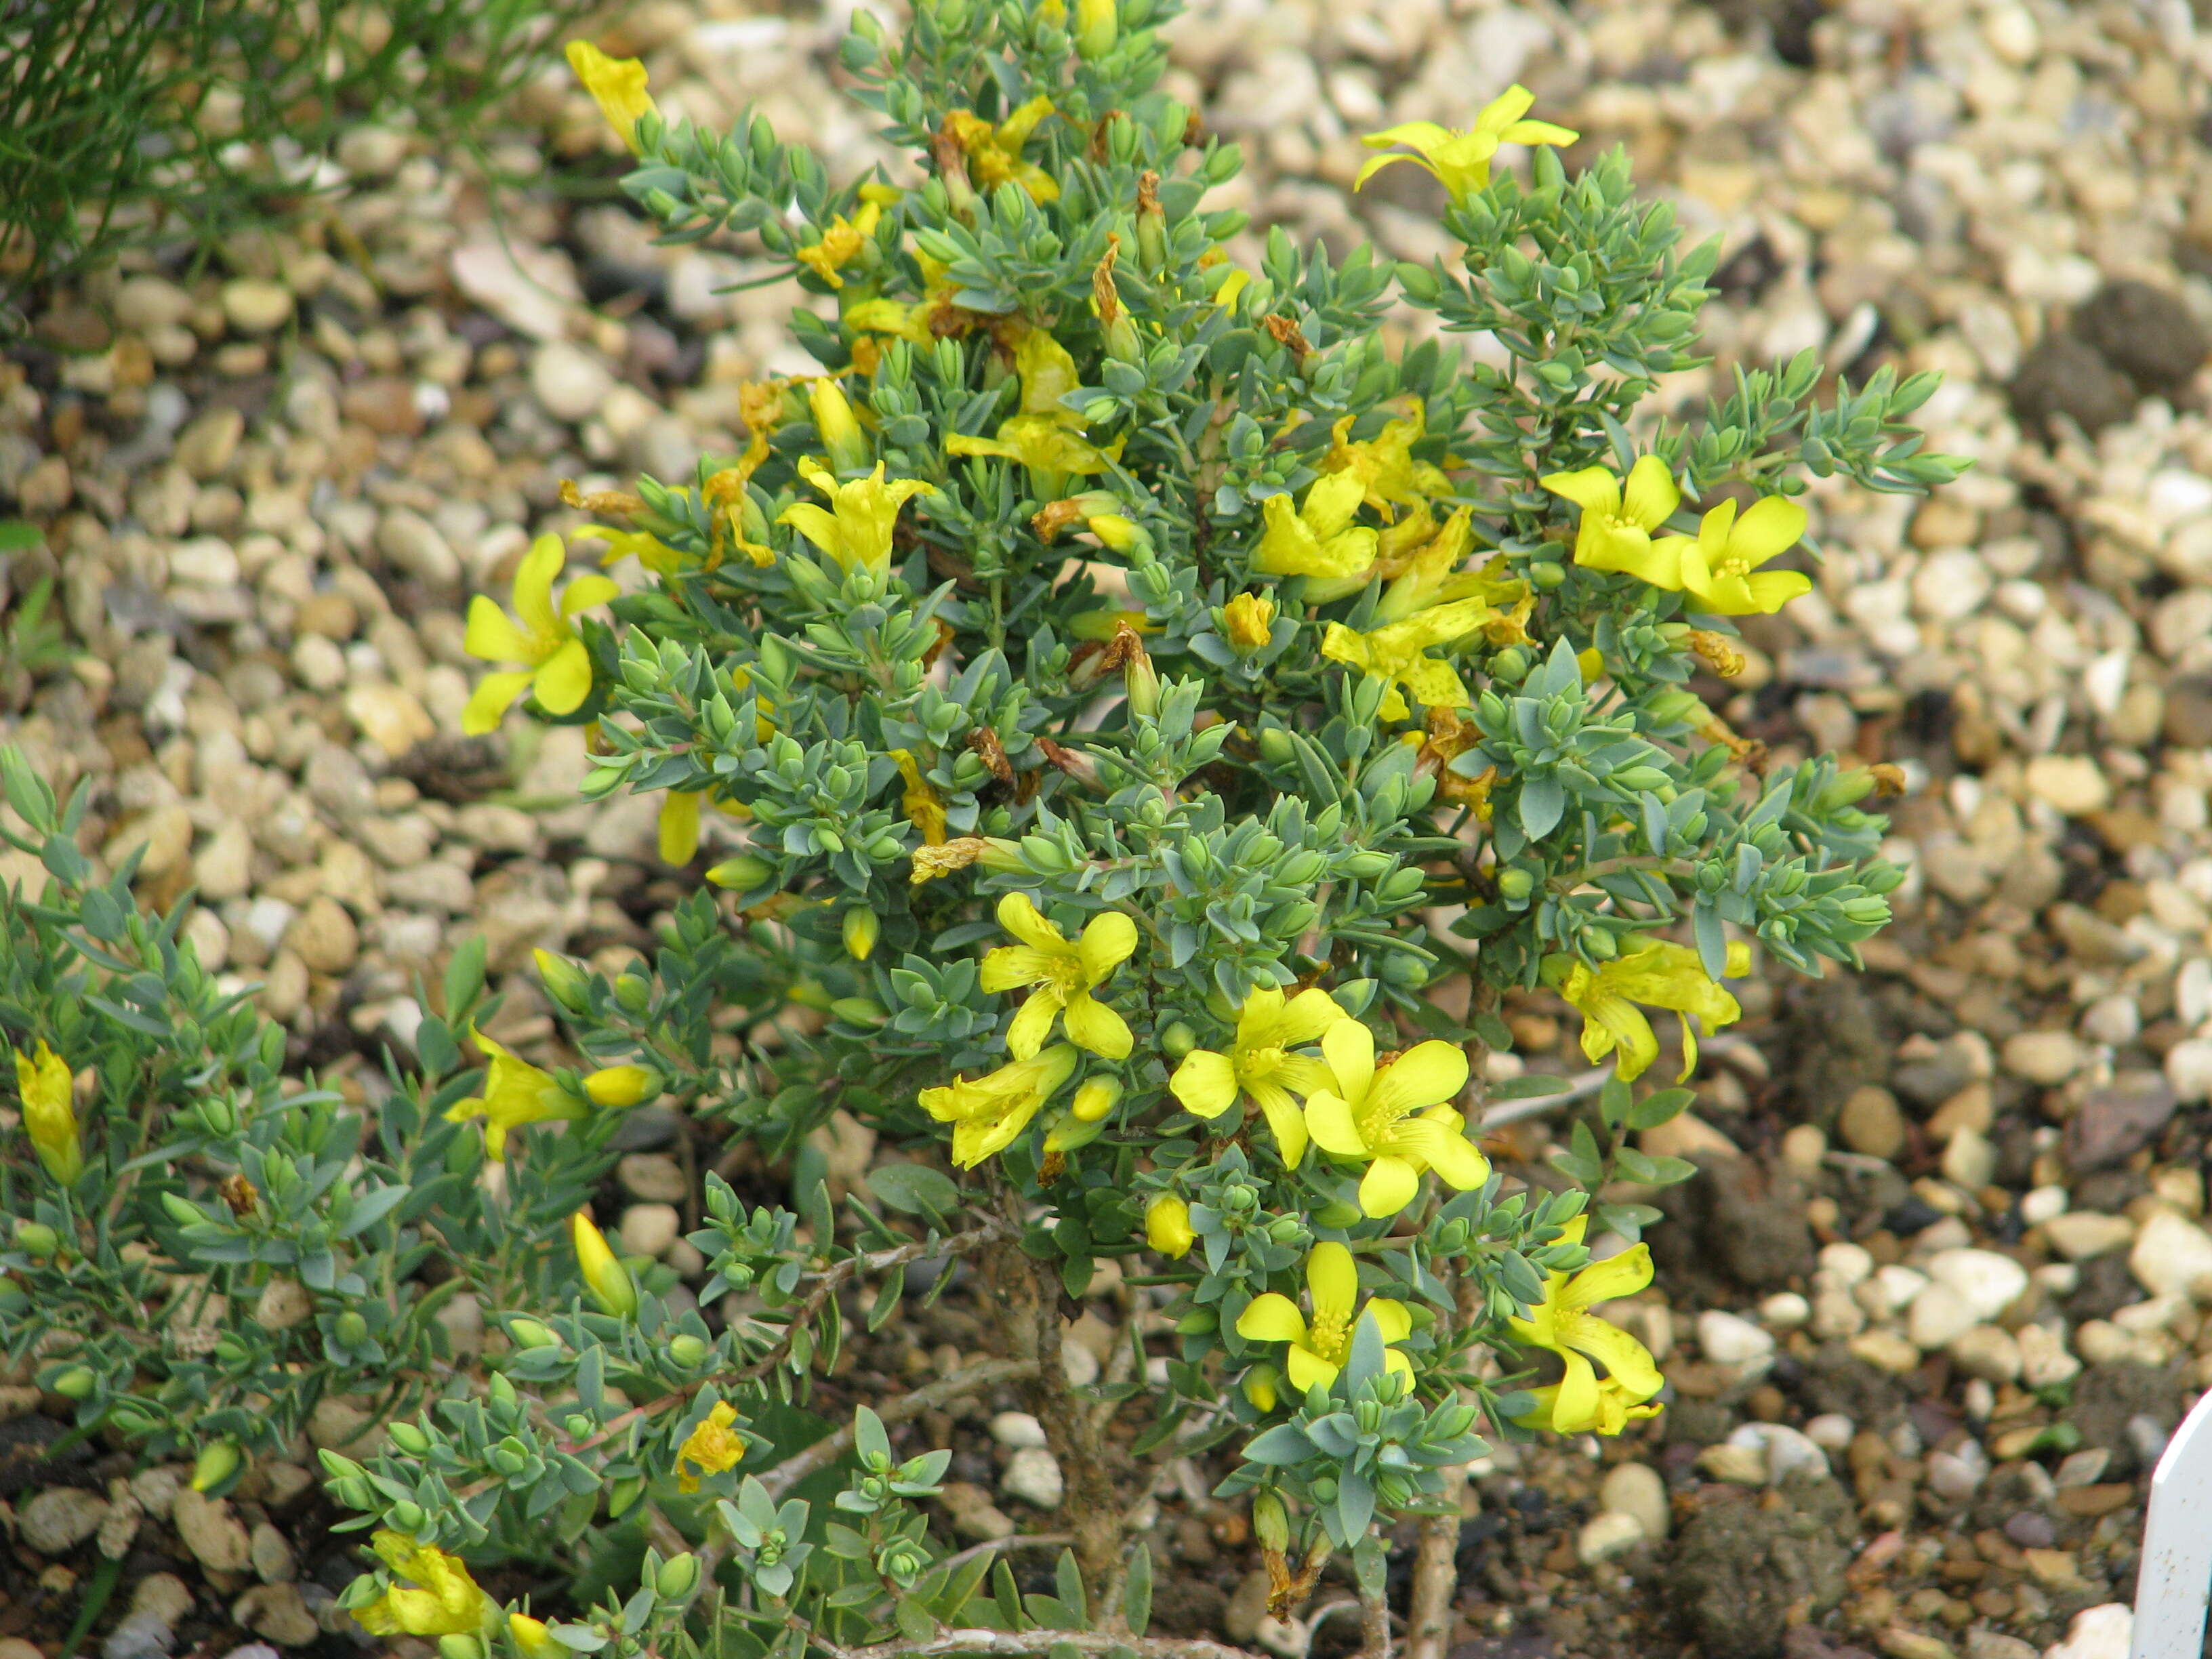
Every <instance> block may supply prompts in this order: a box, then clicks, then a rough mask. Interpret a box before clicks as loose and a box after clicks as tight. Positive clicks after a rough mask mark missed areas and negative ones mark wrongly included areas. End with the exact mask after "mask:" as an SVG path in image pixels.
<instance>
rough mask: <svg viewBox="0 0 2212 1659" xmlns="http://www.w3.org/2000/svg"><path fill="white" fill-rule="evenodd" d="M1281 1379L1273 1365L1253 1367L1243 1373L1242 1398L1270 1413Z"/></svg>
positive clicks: (1257, 1408)
mask: <svg viewBox="0 0 2212 1659" xmlns="http://www.w3.org/2000/svg"><path fill="white" fill-rule="evenodd" d="M1281 1379H1282V1373H1281V1372H1280V1371H1279V1370H1276V1369H1275V1368H1274V1367H1273V1365H1255V1366H1253V1367H1252V1369H1251V1370H1249V1371H1247V1372H1245V1373H1244V1383H1243V1389H1244V1397H1245V1399H1247V1400H1249V1401H1251V1402H1252V1408H1253V1410H1255V1411H1260V1412H1271V1411H1273V1410H1274V1409H1275V1401H1276V1397H1277V1396H1276V1393H1275V1384H1276V1383H1279V1381H1281ZM1256 1518H1257V1517H1255V1519H1256Z"/></svg>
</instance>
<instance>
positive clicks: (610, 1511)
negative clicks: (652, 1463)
mask: <svg viewBox="0 0 2212 1659" xmlns="http://www.w3.org/2000/svg"><path fill="white" fill-rule="evenodd" d="M644 1496H645V1477H644V1476H642V1475H637V1474H632V1475H625V1476H624V1477H623V1479H621V1480H617V1481H616V1482H615V1483H614V1484H613V1485H612V1486H609V1487H608V1488H607V1519H608V1520H610V1521H615V1520H619V1519H620V1518H621V1517H622V1516H623V1515H625V1514H627V1513H628V1512H629V1508H630V1506H631V1505H632V1504H635V1503H636V1502H637V1500H638V1499H639V1498H642V1497H644Z"/></svg>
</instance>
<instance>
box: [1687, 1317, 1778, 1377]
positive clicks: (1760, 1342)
mask: <svg viewBox="0 0 2212 1659" xmlns="http://www.w3.org/2000/svg"><path fill="white" fill-rule="evenodd" d="M1698 1346H1699V1347H1700V1348H1701V1349H1703V1350H1704V1351H1705V1358H1707V1359H1710V1360H1711V1361H1712V1362H1713V1364H1717V1365H1741V1366H1747V1367H1748V1366H1759V1367H1764V1366H1765V1365H1768V1364H1772V1363H1773V1359H1774V1335H1773V1333H1772V1332H1771V1331H1763V1330H1761V1329H1760V1328H1759V1327H1758V1326H1756V1325H1754V1324H1753V1323H1752V1322H1751V1321H1749V1320H1748V1319H1745V1318H1743V1317H1742V1316H1740V1315H1737V1314H1732V1313H1726V1312H1723V1311H1722V1310H1719V1309H1717V1308H1714V1309H1708V1310H1706V1311H1705V1312H1704V1313H1701V1314H1699V1316H1698Z"/></svg>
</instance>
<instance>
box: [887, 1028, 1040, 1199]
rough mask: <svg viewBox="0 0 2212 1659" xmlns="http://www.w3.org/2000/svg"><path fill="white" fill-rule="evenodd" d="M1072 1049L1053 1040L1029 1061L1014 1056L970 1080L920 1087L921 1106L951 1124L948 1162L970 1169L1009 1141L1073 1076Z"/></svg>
mask: <svg viewBox="0 0 2212 1659" xmlns="http://www.w3.org/2000/svg"><path fill="white" fill-rule="evenodd" d="M1075 1061H1076V1054H1075V1050H1074V1049H1073V1048H1070V1047H1069V1046H1068V1045H1067V1044H1066V1043H1065V1042H1056V1043H1054V1045H1053V1046H1052V1047H1051V1048H1047V1049H1046V1050H1045V1051H1044V1052H1043V1053H1042V1054H1037V1055H1036V1056H1035V1057H1033V1058H1031V1059H1029V1060H1014V1061H1012V1062H1010V1063H1009V1064H1007V1065H1005V1066H1000V1067H999V1069H998V1070H997V1071H995V1072H990V1073H985V1074H984V1075H983V1076H981V1077H979V1078H976V1079H973V1080H970V1079H967V1078H964V1077H960V1076H957V1075H956V1076H955V1077H954V1078H953V1079H952V1081H951V1082H950V1083H947V1084H944V1085H940V1086H939V1087H937V1088H934V1089H924V1090H923V1091H921V1094H920V1095H919V1096H917V1097H916V1099H917V1100H918V1101H919V1102H920V1103H921V1109H922V1110H924V1111H925V1112H927V1113H928V1114H929V1115H930V1116H932V1117H933V1118H935V1119H936V1120H937V1121H939V1123H950V1124H951V1126H952V1161H953V1162H954V1163H955V1164H958V1165H959V1166H960V1167H961V1168H962V1169H963V1170H972V1169H974V1168H975V1166H976V1165H977V1164H981V1162H982V1161H983V1160H984V1159H985V1158H988V1157H990V1156H991V1155H992V1154H993V1153H994V1152H1004V1151H1006V1148H1007V1147H1009V1146H1012V1145H1013V1144H1014V1139H1015V1137H1016V1136H1018V1135H1019V1134H1020V1133H1021V1132H1022V1131H1023V1130H1024V1129H1026V1128H1028V1127H1029V1126H1030V1119H1031V1118H1033V1117H1035V1116H1036V1115H1037V1112H1038V1110H1039V1109H1041V1108H1042V1106H1043V1105H1044V1103H1045V1102H1047V1101H1048V1100H1050V1099H1051V1098H1052V1097H1053V1096H1054V1093H1055V1092H1057V1091H1058V1090H1059V1088H1060V1085H1061V1084H1063V1083H1065V1082H1066V1081H1067V1079H1069V1078H1071V1077H1073V1076H1074V1075H1075Z"/></svg>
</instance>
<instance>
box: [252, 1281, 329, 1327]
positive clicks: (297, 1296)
mask: <svg viewBox="0 0 2212 1659" xmlns="http://www.w3.org/2000/svg"><path fill="white" fill-rule="evenodd" d="M314 1310H315V1299H314V1297H312V1296H310V1295H308V1294H307V1287H306V1286H305V1285H301V1283H300V1281H299V1280H298V1279H270V1281H269V1283H268V1284H267V1285H264V1286H263V1288H262V1291H261V1294H260V1295H259V1296H258V1297H256V1298H255V1299H254V1304H253V1322H254V1323H255V1324H257V1325H258V1326H260V1327H261V1328H262V1329H263V1330H264V1331H289V1330H290V1329H291V1328H292V1327H294V1326H295V1325H296V1324H298V1323H299V1322H301V1320H303V1319H305V1318H307V1316H308V1315H310V1314H312V1313H313V1312H314Z"/></svg>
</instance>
